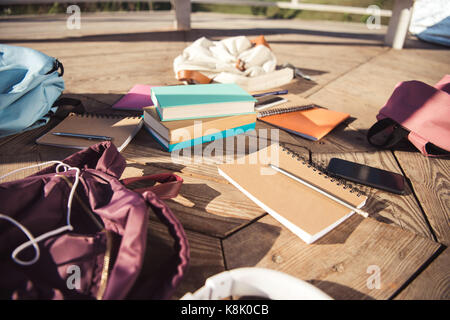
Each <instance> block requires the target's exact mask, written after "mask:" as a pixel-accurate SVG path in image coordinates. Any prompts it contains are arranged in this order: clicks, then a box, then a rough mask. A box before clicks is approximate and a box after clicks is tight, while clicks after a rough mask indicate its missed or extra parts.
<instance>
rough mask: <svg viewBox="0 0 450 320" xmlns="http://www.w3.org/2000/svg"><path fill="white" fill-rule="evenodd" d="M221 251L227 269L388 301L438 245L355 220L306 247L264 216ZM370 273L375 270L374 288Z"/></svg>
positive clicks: (370, 221) (346, 296)
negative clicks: (284, 276)
mask: <svg viewBox="0 0 450 320" xmlns="http://www.w3.org/2000/svg"><path fill="white" fill-rule="evenodd" d="M223 247H224V255H225V261H226V265H227V268H229V269H233V268H240V267H252V266H257V267H263V268H269V269H275V270H279V271H282V272H286V273H288V274H290V275H293V276H295V277H298V278H300V279H302V280H306V281H308V282H310V283H312V284H314V285H316V286H317V287H318V288H320V289H321V290H323V291H324V292H326V293H327V294H329V295H330V296H331V297H333V298H335V299H387V298H389V297H390V296H391V295H392V294H393V293H394V292H396V290H398V289H399V288H400V287H401V285H402V284H403V283H405V282H406V281H407V280H408V279H409V278H410V277H411V275H412V274H414V272H415V271H416V270H417V269H418V268H419V267H420V266H421V265H422V264H423V263H424V262H425V261H426V260H427V259H428V258H429V257H430V256H431V255H433V253H434V252H435V251H436V250H437V249H438V248H439V244H437V243H435V242H432V241H430V240H427V239H425V238H423V237H421V236H418V235H415V234H413V233H410V232H407V231H404V230H402V229H400V228H398V227H395V226H392V225H388V224H385V223H380V222H377V221H376V220H374V219H372V218H367V219H364V218H362V217H361V216H357V215H354V216H352V217H351V218H349V219H348V220H346V221H344V222H343V223H342V224H341V225H339V226H338V227H337V228H336V229H334V230H332V231H331V232H330V233H328V234H327V235H325V236H324V237H323V238H321V239H319V240H318V241H317V242H316V243H314V244H309V245H308V244H306V243H304V242H303V241H302V240H300V238H298V237H297V236H296V235H295V234H293V233H292V232H290V231H288V230H287V229H286V228H284V227H283V226H282V225H281V224H279V223H278V222H277V221H276V220H275V219H273V218H272V217H271V216H270V215H267V216H265V217H263V218H262V219H260V220H258V221H257V222H255V223H253V224H251V225H250V226H248V227H246V228H244V229H242V230H239V231H238V232H236V233H234V234H233V235H231V236H230V237H228V238H227V239H225V240H223ZM372 270H375V271H379V273H377V275H380V278H379V280H380V282H379V284H380V286H379V288H377V287H376V284H377V283H376V282H374V281H373V279H374V277H376V275H375V273H374V271H372Z"/></svg>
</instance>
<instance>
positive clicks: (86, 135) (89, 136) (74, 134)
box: [52, 132, 112, 141]
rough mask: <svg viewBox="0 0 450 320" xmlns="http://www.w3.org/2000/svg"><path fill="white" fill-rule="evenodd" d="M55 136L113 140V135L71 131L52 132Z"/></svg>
mask: <svg viewBox="0 0 450 320" xmlns="http://www.w3.org/2000/svg"><path fill="white" fill-rule="evenodd" d="M52 134H53V135H55V136H60V137H70V138H82V139H88V140H107V141H110V140H112V138H111V137H108V136H97V135H93V134H80V133H69V132H52Z"/></svg>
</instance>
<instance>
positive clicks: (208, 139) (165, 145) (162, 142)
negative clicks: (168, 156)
mask: <svg viewBox="0 0 450 320" xmlns="http://www.w3.org/2000/svg"><path fill="white" fill-rule="evenodd" d="M145 128H146V129H147V131H148V132H149V133H150V134H151V135H152V136H153V138H155V140H156V141H157V142H158V143H159V144H160V145H161V146H162V147H163V148H164V149H166V150H167V151H169V152H172V151H174V150H179V149H183V148H189V147H192V146H195V145H197V144H202V143H206V142H211V141H214V140H218V139H224V138H227V137H232V136H235V135H238V134H242V133H246V132H248V131H252V130H255V122H253V123H249V124H246V125H243V126H239V127H236V128H232V129H227V130H224V131H221V132H217V133H213V134H209V135H206V136H203V137H199V138H195V139H191V140H187V141H182V142H178V143H172V144H170V143H169V142H168V141H167V140H165V139H164V138H163V137H161V136H160V135H159V134H158V133H157V132H156V131H155V130H153V129H152V128H150V127H149V126H148V125H145Z"/></svg>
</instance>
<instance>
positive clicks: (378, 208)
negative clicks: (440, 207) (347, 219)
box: [312, 151, 434, 240]
mask: <svg viewBox="0 0 450 320" xmlns="http://www.w3.org/2000/svg"><path fill="white" fill-rule="evenodd" d="M333 157H336V158H340V159H344V160H348V161H353V162H357V163H360V164H366V165H369V166H372V167H376V168H380V169H383V170H388V171H392V172H396V173H400V174H402V172H401V170H400V168H399V167H398V165H397V162H396V161H395V158H394V157H393V155H392V153H391V152H390V151H379V152H371V153H369V152H358V153H339V154H323V153H313V154H312V160H313V161H314V162H316V163H319V164H321V165H322V166H323V167H326V166H327V165H328V162H329V161H330V159H331V158H333ZM350 184H352V185H355V186H357V188H358V189H360V190H361V191H363V192H364V193H365V194H367V196H368V200H367V204H366V206H365V208H367V211H368V212H369V214H370V215H371V216H372V217H373V218H375V219H378V220H380V221H381V222H385V223H394V224H396V225H397V226H399V227H401V228H402V229H405V230H409V231H412V232H415V233H417V234H419V235H422V236H424V237H426V238H429V239H431V240H434V239H433V235H432V233H431V230H430V229H429V227H428V225H427V223H426V220H425V218H424V215H423V212H422V210H421V208H420V205H419V203H418V202H417V200H416V198H415V197H414V195H413V194H412V191H411V189H410V187H409V186H408V185H407V186H406V194H405V195H396V194H393V193H390V192H386V191H382V190H378V189H375V188H370V187H366V186H363V185H360V184H355V183H350Z"/></svg>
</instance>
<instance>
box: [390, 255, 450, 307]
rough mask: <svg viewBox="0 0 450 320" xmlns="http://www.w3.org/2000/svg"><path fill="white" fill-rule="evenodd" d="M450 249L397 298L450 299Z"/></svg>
mask: <svg viewBox="0 0 450 320" xmlns="http://www.w3.org/2000/svg"><path fill="white" fill-rule="evenodd" d="M449 264H450V250H449V249H445V250H444V252H442V253H441V254H440V255H439V256H438V257H437V258H436V259H435V260H433V262H431V264H430V265H429V266H428V267H427V268H426V269H425V270H423V271H422V272H421V273H420V274H419V275H418V276H417V278H415V279H414V280H413V281H412V282H411V283H410V284H409V285H408V286H407V287H406V288H405V289H404V290H403V291H401V292H400V294H398V295H397V296H396V297H395V299H396V300H450V272H449V269H448V266H449Z"/></svg>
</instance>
